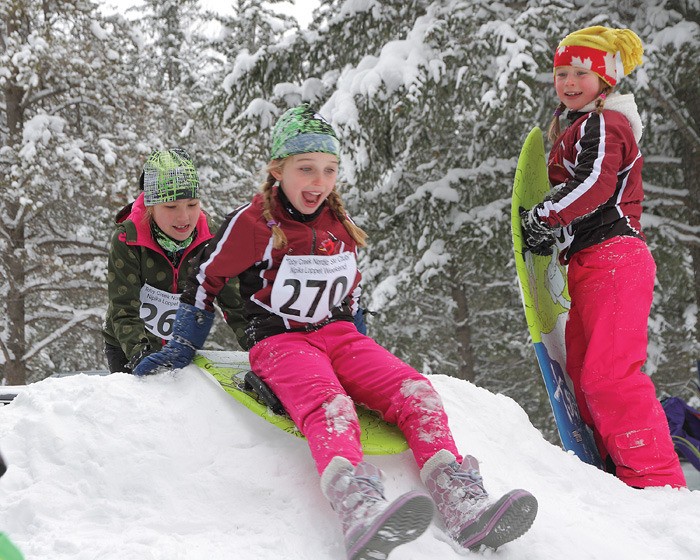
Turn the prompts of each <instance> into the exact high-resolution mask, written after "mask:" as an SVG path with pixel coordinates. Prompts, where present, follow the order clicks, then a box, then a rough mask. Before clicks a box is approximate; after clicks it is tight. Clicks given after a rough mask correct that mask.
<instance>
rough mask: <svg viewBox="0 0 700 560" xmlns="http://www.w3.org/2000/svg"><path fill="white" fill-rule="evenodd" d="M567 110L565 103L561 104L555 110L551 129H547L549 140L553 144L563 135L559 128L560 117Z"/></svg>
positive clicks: (550, 124)
mask: <svg viewBox="0 0 700 560" xmlns="http://www.w3.org/2000/svg"><path fill="white" fill-rule="evenodd" d="M565 109H566V105H564V102H561V103H559V106H558V107H557V108H556V109H555V111H554V115H553V116H552V120H551V121H550V123H549V128H548V129H547V138H548V139H549V141H550V142H551V143H552V144H553V143H554V142H555V141H556V140H557V138H559V135H560V134H561V128H560V126H559V117H560V116H561V114H562V113H563V112H564V110H565Z"/></svg>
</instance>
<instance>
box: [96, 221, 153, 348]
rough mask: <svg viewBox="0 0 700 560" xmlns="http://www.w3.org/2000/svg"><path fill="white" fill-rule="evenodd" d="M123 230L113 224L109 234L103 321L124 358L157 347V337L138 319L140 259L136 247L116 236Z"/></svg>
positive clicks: (139, 317) (139, 307)
mask: <svg viewBox="0 0 700 560" xmlns="http://www.w3.org/2000/svg"><path fill="white" fill-rule="evenodd" d="M123 232H124V230H123V229H122V228H117V229H116V230H115V232H114V235H113V236H112V240H111V246H110V250H109V257H108V260H107V296H108V298H109V311H108V314H107V321H110V322H111V323H112V330H113V332H114V336H115V337H116V339H117V340H118V341H119V346H120V347H121V349H122V351H123V352H124V354H125V355H126V357H127V359H128V360H132V358H134V356H137V355H138V354H140V353H141V352H143V351H147V350H149V349H153V350H157V349H158V348H159V347H160V339H158V338H157V337H155V336H154V335H152V334H150V333H149V332H148V331H147V330H146V326H145V323H144V322H143V320H142V319H141V316H140V310H141V285H142V282H141V262H140V258H139V255H138V249H136V248H134V249H132V248H131V247H129V246H128V245H127V244H126V243H124V242H123V241H122V240H121V239H120V235H123Z"/></svg>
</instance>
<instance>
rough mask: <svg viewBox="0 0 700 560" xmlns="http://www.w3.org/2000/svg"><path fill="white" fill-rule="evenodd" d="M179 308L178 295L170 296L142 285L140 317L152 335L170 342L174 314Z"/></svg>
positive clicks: (168, 293)
mask: <svg viewBox="0 0 700 560" xmlns="http://www.w3.org/2000/svg"><path fill="white" fill-rule="evenodd" d="M179 306H180V294H171V293H170V292H165V291H163V290H159V289H158V288H154V287H153V286H149V285H148V284H144V285H143V288H141V311H140V317H141V319H142V320H143V322H144V323H145V324H146V328H147V329H148V330H149V331H150V332H152V333H153V334H154V335H156V336H159V337H160V338H164V339H165V340H170V339H171V338H172V337H173V324H174V323H175V314H176V313H177V308H178V307H179Z"/></svg>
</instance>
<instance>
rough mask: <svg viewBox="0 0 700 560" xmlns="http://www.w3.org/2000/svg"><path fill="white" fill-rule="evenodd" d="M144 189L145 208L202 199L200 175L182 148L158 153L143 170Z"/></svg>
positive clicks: (147, 161)
mask: <svg viewBox="0 0 700 560" xmlns="http://www.w3.org/2000/svg"><path fill="white" fill-rule="evenodd" d="M141 188H142V189H143V192H144V198H143V202H144V204H145V205H146V206H154V205H156V204H161V203H163V202H173V201H175V200H180V199H183V198H199V194H198V193H199V175H198V174H197V170H196V169H195V167H194V163H193V162H192V158H191V157H190V155H189V154H188V153H187V152H186V151H185V150H183V149H182V148H173V149H172V150H156V151H154V152H152V153H151V155H150V156H148V159H147V160H146V163H145V164H144V166H143V172H142V173H141Z"/></svg>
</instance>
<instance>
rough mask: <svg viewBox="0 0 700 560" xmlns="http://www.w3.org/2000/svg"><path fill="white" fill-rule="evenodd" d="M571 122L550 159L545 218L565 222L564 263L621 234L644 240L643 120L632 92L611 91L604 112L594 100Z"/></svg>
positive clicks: (558, 223) (560, 243) (542, 213)
mask: <svg viewBox="0 0 700 560" xmlns="http://www.w3.org/2000/svg"><path fill="white" fill-rule="evenodd" d="M568 117H569V119H570V121H571V124H570V125H569V127H568V128H567V129H566V130H565V131H564V132H563V133H562V134H561V136H560V137H559V138H558V139H557V141H556V142H555V144H554V147H553V148H552V150H551V152H550V154H549V162H548V164H547V167H548V172H549V181H550V184H551V185H552V192H551V193H550V194H549V195H547V197H546V198H545V200H544V202H543V203H542V204H541V205H540V206H539V208H538V211H537V214H538V216H539V218H540V219H541V220H542V221H544V222H546V223H547V224H548V225H550V226H551V227H555V228H556V227H561V228H562V230H561V231H562V233H561V235H560V236H559V239H558V241H557V245H558V246H559V249H560V259H561V261H562V263H567V262H568V261H569V260H570V259H571V256H572V255H573V254H574V253H576V252H577V251H580V250H581V249H584V248H586V247H590V246H592V245H596V244H598V243H601V242H603V241H606V240H608V239H611V238H613V237H616V236H632V237H638V238H640V239H644V234H643V233H642V230H641V227H640V216H641V214H642V200H643V198H644V192H643V189H642V160H643V158H642V154H641V152H640V150H639V147H638V145H637V142H638V141H639V139H640V138H641V135H642V122H641V118H640V117H639V113H638V112H637V106H636V104H635V102H634V97H633V96H632V95H629V94H628V95H619V94H611V95H610V96H609V97H608V99H607V100H606V103H605V108H604V110H603V112H602V114H600V115H598V114H597V113H596V111H595V108H594V107H593V104H590V105H589V106H587V107H584V108H583V109H582V110H581V112H576V113H572V114H570V115H568Z"/></svg>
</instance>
